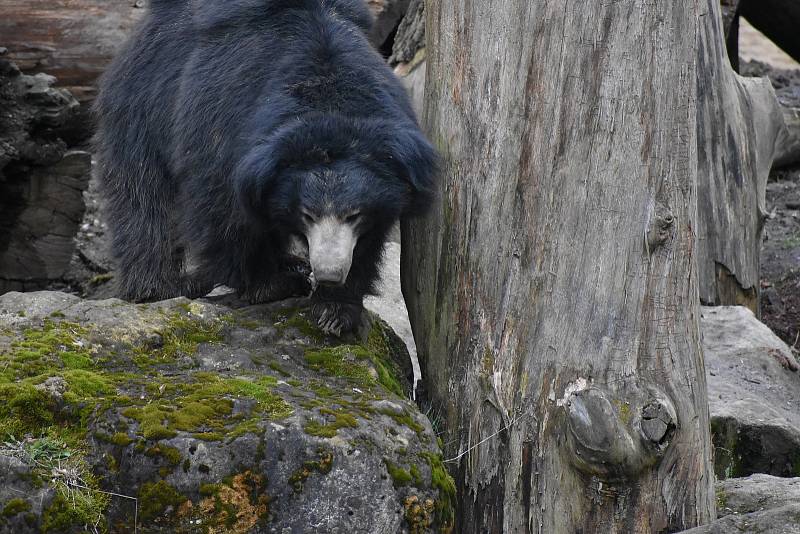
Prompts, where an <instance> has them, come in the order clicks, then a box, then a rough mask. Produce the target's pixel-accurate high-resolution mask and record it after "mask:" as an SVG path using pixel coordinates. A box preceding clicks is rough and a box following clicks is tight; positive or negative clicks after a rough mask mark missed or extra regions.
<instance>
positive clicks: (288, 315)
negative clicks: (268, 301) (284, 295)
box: [272, 308, 325, 343]
mask: <svg viewBox="0 0 800 534" xmlns="http://www.w3.org/2000/svg"><path fill="white" fill-rule="evenodd" d="M308 315H309V312H308V310H304V309H302V308H291V309H286V310H283V311H281V312H279V313H276V314H275V315H274V316H273V317H272V320H273V323H274V324H275V326H276V327H277V328H278V330H280V331H284V330H286V329H287V328H294V329H295V330H297V331H298V332H300V334H302V335H303V336H306V337H308V338H311V339H312V340H313V341H314V342H316V343H322V342H323V340H324V339H325V333H324V332H322V330H320V329H319V328H318V327H317V326H316V325H315V324H313V323H312V322H311V321H310V320H308V318H307V316H308Z"/></svg>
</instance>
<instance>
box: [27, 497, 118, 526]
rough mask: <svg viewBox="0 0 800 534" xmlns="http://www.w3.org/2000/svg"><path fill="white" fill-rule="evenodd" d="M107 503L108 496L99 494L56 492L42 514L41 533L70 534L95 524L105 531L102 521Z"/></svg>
mask: <svg viewBox="0 0 800 534" xmlns="http://www.w3.org/2000/svg"><path fill="white" fill-rule="evenodd" d="M108 501H109V499H108V496H107V495H106V494H104V493H100V492H71V493H70V494H69V495H66V494H65V493H63V492H58V493H56V496H55V498H54V499H53V502H52V503H51V504H50V506H49V507H48V508H47V509H46V510H45V511H44V513H43V514H42V532H55V533H60V532H72V531H74V529H76V528H82V527H84V526H85V525H95V524H97V525H98V528H102V529H103V530H102V531H105V530H106V529H105V524H104V523H103V521H102V519H103V514H104V513H105V509H106V507H107V506H108Z"/></svg>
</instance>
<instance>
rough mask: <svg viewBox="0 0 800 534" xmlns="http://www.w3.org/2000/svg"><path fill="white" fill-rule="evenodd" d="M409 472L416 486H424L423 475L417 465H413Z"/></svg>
mask: <svg viewBox="0 0 800 534" xmlns="http://www.w3.org/2000/svg"><path fill="white" fill-rule="evenodd" d="M408 472H409V473H410V474H411V478H412V479H413V480H414V485H415V486H417V487H420V486H422V474H421V473H420V472H419V468H418V467H417V465H416V464H411V467H410V468H409V469H408Z"/></svg>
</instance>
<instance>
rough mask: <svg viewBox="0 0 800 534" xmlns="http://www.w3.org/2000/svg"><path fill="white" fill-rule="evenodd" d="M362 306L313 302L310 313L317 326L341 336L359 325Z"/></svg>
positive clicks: (327, 332)
mask: <svg viewBox="0 0 800 534" xmlns="http://www.w3.org/2000/svg"><path fill="white" fill-rule="evenodd" d="M362 311H363V307H361V306H358V305H356V304H348V303H344V302H332V301H323V302H318V303H316V304H314V305H313V306H312V308H311V313H312V315H313V317H314V318H315V319H316V321H317V326H319V328H320V329H321V330H322V331H323V332H325V333H326V334H330V335H334V336H337V337H339V336H341V335H342V334H346V333H349V332H353V331H355V330H357V329H358V327H359V326H360V325H361V313H362Z"/></svg>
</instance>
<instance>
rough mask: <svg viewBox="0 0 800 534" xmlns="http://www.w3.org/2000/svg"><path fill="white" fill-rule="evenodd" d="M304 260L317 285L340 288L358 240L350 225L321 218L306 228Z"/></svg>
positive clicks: (348, 270)
mask: <svg viewBox="0 0 800 534" xmlns="http://www.w3.org/2000/svg"><path fill="white" fill-rule="evenodd" d="M306 238H307V239H308V259H309V263H310V264H311V270H312V271H313V272H314V279H315V280H316V282H317V283H318V284H323V285H339V286H340V285H343V284H344V283H345V282H346V281H347V275H348V273H349V272H350V266H351V264H352V262H353V249H354V248H355V245H356V241H357V239H358V237H357V236H356V234H355V232H354V231H353V228H352V226H351V225H348V224H345V223H343V222H342V221H340V220H339V219H337V218H335V217H325V218H323V219H321V220H319V221H317V222H315V223H314V224H312V225H310V226H309V228H308V231H307V233H306Z"/></svg>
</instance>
